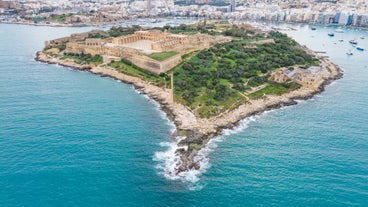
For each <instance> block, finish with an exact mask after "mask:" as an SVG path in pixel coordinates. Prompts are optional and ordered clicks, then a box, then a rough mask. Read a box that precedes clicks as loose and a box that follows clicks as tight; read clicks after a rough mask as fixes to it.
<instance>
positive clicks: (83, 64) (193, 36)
mask: <svg viewBox="0 0 368 207" xmlns="http://www.w3.org/2000/svg"><path fill="white" fill-rule="evenodd" d="M36 60H38V61H42V62H46V63H51V64H59V65H63V66H67V67H72V68H75V69H78V70H88V71H89V72H91V73H94V74H98V75H101V76H109V77H112V78H115V79H118V80H121V81H123V82H125V83H129V84H132V85H134V87H135V88H136V89H138V90H139V91H140V92H141V93H144V94H147V95H148V96H149V97H150V98H152V99H154V100H156V101H157V102H158V103H159V104H160V107H161V109H162V110H163V111H165V112H166V114H167V115H168V117H169V118H170V119H171V120H172V121H173V122H174V123H175V126H176V131H175V133H174V134H173V137H180V139H179V141H178V150H177V151H176V154H177V155H178V157H179V158H180V159H178V160H177V163H176V167H175V168H174V169H172V172H170V173H172V174H173V175H180V173H182V172H186V171H190V170H198V169H200V168H201V166H200V160H198V158H197V155H198V152H199V151H200V150H201V149H203V147H204V146H205V145H206V144H207V143H208V141H209V140H210V139H211V138H213V137H216V136H218V135H220V134H221V133H222V132H223V129H228V128H233V127H235V126H236V125H237V124H238V122H239V121H240V120H242V119H244V118H246V117H249V116H252V115H256V114H260V113H262V112H264V111H267V110H271V109H275V108H280V107H283V106H287V105H292V104H296V103H297V102H296V100H298V99H308V98H310V97H312V96H313V95H314V94H316V93H319V92H321V91H323V90H324V87H325V85H327V84H328V83H330V82H331V81H332V80H336V79H338V78H341V77H342V74H343V73H342V70H341V69H339V67H337V66H336V65H334V64H333V63H332V62H330V61H329V60H328V59H327V58H326V57H323V56H319V55H318V54H317V53H315V52H313V51H311V50H310V49H308V48H307V47H305V46H301V45H299V44H298V43H297V42H296V41H294V40H293V39H291V38H289V37H288V36H287V35H285V34H282V33H280V32H277V31H261V30H257V29H254V28H253V27H252V26H251V25H248V24H238V25H234V24H230V23H228V22H226V21H207V22H206V21H202V22H200V23H197V24H194V25H180V26H175V27H174V26H164V27H162V28H142V27H140V26H133V27H130V28H124V27H112V28H111V29H110V30H108V31H100V30H93V31H90V32H86V33H80V34H72V35H71V36H69V37H64V38H59V39H55V40H51V41H47V42H46V43H45V48H44V50H43V51H39V52H37V55H36Z"/></svg>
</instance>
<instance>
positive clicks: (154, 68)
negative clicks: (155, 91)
mask: <svg viewBox="0 0 368 207" xmlns="http://www.w3.org/2000/svg"><path fill="white" fill-rule="evenodd" d="M128 60H130V61H131V62H132V63H133V64H134V65H136V66H138V67H140V68H142V69H144V70H147V71H149V72H151V73H154V74H160V73H165V72H167V71H168V70H170V69H172V68H173V67H175V66H176V65H178V64H179V63H180V62H181V60H182V59H181V55H180V54H178V55H175V56H173V57H171V58H168V59H166V60H165V61H163V62H159V61H157V60H154V59H152V58H149V57H147V56H144V55H133V56H132V57H131V58H128Z"/></svg>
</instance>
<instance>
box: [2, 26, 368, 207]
mask: <svg viewBox="0 0 368 207" xmlns="http://www.w3.org/2000/svg"><path fill="white" fill-rule="evenodd" d="M280 26H281V27H285V28H286V26H291V27H293V28H296V29H297V30H296V31H286V33H287V34H289V35H290V36H293V37H294V38H295V39H296V40H297V41H298V42H300V43H301V44H305V45H307V46H308V47H310V48H312V49H313V50H317V51H323V52H326V53H325V54H323V55H326V56H329V57H330V59H331V60H332V61H333V62H334V63H336V64H338V65H339V66H340V67H341V68H342V69H343V70H344V78H343V79H340V80H338V81H335V82H333V83H332V84H331V85H329V86H328V87H326V90H325V91H324V92H323V93H321V94H318V95H316V96H315V97H314V98H312V99H310V100H307V101H299V103H298V104H297V105H294V106H289V107H285V108H282V109H279V110H273V111H269V112H266V113H264V114H262V115H259V116H255V117H251V118H248V119H245V120H243V121H242V122H241V123H240V125H239V126H238V127H237V128H235V129H232V130H225V131H224V135H223V136H220V137H217V138H216V139H214V140H213V141H211V142H210V144H209V145H208V146H207V147H206V148H205V149H204V151H202V152H201V154H202V156H203V161H202V163H203V166H205V168H204V169H203V170H202V171H197V172H194V171H193V172H190V173H188V174H187V176H186V177H181V178H178V177H170V176H169V175H167V174H166V173H165V172H166V170H167V168H169V167H172V166H170V164H171V163H172V161H173V160H170V157H172V155H173V148H175V145H174V144H175V140H173V139H172V138H170V136H169V135H170V132H171V131H172V130H173V129H174V128H173V125H172V124H171V123H170V122H169V121H168V120H167V118H166V116H165V114H164V113H163V112H161V111H160V110H159V108H158V105H157V103H155V102H153V101H150V100H149V99H148V98H147V97H145V96H144V95H142V94H139V93H137V92H136V91H135V90H134V89H133V88H132V86H130V85H126V84H123V83H120V82H117V81H115V80H112V79H110V78H102V77H99V76H96V75H92V74H89V73H87V72H81V71H75V70H71V69H69V68H65V67H60V66H57V65H48V64H43V63H39V62H36V61H34V55H35V52H36V51H37V50H40V49H42V48H43V46H44V41H45V40H50V39H54V38H57V37H63V36H66V35H69V34H71V33H75V32H83V31H87V30H90V29H91V28H56V27H55V28H50V27H35V26H23V25H5V24H0V206H2V207H3V206H4V207H8V206H22V207H23V206H37V207H42V206H109V207H114V206H368V67H367V66H368V52H367V51H363V52H361V51H357V50H356V49H355V48H354V47H352V46H351V45H350V44H349V43H348V40H351V39H356V40H357V41H358V46H361V47H364V48H365V49H368V32H366V31H363V30H354V29H346V28H343V29H344V30H345V32H344V33H335V36H334V37H329V36H328V35H327V34H328V32H331V31H334V30H335V29H336V28H335V27H317V30H315V31H312V30H311V29H310V27H309V26H307V25H280ZM361 36H367V38H365V39H361V38H360V37H361ZM339 39H343V40H344V41H343V42H339V41H338V40H339ZM349 50H351V52H353V53H354V54H353V55H352V56H348V55H346V52H348V51H349Z"/></svg>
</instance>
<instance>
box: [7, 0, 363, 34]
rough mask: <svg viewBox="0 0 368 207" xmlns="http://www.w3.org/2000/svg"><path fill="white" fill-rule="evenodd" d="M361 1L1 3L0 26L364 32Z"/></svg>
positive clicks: (24, 0)
mask: <svg viewBox="0 0 368 207" xmlns="http://www.w3.org/2000/svg"><path fill="white" fill-rule="evenodd" d="M367 13H368V7H367V4H366V2H365V1H364V0H302V1H281V2H279V1H272V0H267V1H266V0H265V1H256V0H252V1H248V0H227V1H220V0H163V1H161V0H160V1H159V0H134V1H131V0H122V1H106V0H94V1H92V0H88V1H87V0H85V1H78V0H73V1H66V0H58V1H37V0H32V1H30V0H1V1H0V22H3V23H20V24H35V25H51V26H87V25H89V26H91V25H92V26H104V25H114V24H115V25H118V24H121V23H124V22H127V21H134V20H135V19H137V18H151V19H149V20H148V21H152V22H157V21H160V20H159V18H165V17H177V18H182V17H195V18H202V19H203V18H206V19H228V20H232V21H267V22H285V23H312V24H325V25H341V26H355V27H368V15H367Z"/></svg>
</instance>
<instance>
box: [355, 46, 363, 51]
mask: <svg viewBox="0 0 368 207" xmlns="http://www.w3.org/2000/svg"><path fill="white" fill-rule="evenodd" d="M356 49H357V50H359V51H364V48H362V47H357V48H356Z"/></svg>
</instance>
